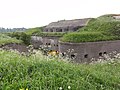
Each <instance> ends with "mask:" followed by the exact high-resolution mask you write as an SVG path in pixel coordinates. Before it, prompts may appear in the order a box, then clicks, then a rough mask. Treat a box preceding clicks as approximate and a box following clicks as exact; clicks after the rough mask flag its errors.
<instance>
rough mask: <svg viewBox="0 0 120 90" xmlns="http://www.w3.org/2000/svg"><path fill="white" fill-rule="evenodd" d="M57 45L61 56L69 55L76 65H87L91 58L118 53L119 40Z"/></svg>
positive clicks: (61, 43)
mask: <svg viewBox="0 0 120 90" xmlns="http://www.w3.org/2000/svg"><path fill="white" fill-rule="evenodd" d="M59 44H60V45H59V52H61V53H62V54H63V56H65V55H69V56H70V58H72V59H73V60H74V61H75V62H78V63H83V62H88V63H89V62H91V59H92V58H95V59H98V58H100V57H103V56H104V55H105V54H109V53H111V52H113V51H116V52H117V53H119V52H120V40H116V41H100V42H85V43H67V42H60V43H59Z"/></svg>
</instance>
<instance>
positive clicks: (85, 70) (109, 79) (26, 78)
mask: <svg viewBox="0 0 120 90" xmlns="http://www.w3.org/2000/svg"><path fill="white" fill-rule="evenodd" d="M119 71H120V62H119V61H117V62H114V63H104V64H103V63H102V64H91V65H85V64H80V65H79V64H74V63H69V62H65V61H62V60H59V59H55V58H52V59H48V58H47V57H44V56H42V55H41V54H40V53H37V54H36V55H33V56H30V57H25V56H21V55H18V54H16V53H14V52H8V51H3V50H1V51H0V90H19V89H21V88H24V89H25V88H28V89H29V90H59V88H60V87H62V88H63V89H64V90H68V86H70V87H71V89H70V90H119V89H120V72H119Z"/></svg>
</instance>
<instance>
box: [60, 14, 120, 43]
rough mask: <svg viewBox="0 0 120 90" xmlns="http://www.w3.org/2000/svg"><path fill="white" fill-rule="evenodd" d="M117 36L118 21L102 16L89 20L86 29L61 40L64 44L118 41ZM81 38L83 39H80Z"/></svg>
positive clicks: (119, 21)
mask: <svg viewBox="0 0 120 90" xmlns="http://www.w3.org/2000/svg"><path fill="white" fill-rule="evenodd" d="M92 33H93V34H92ZM98 33H99V34H98ZM119 35H120V20H115V19H113V18H112V17H111V15H104V16H101V17H98V18H96V19H92V20H90V21H89V23H88V25H87V26H86V27H83V28H82V29H79V32H77V33H70V34H66V35H64V36H63V38H62V39H61V40H62V41H64V42H89V41H93V42H94V41H104V40H116V39H120V36H119ZM83 36H84V39H82V38H83ZM101 36H103V37H101Z"/></svg>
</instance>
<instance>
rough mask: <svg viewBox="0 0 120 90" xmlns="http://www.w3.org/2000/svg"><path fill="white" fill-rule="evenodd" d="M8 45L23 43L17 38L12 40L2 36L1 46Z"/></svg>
mask: <svg viewBox="0 0 120 90" xmlns="http://www.w3.org/2000/svg"><path fill="white" fill-rule="evenodd" d="M8 43H22V41H21V40H17V39H15V38H11V37H9V36H7V35H5V34H0V45H4V44H8Z"/></svg>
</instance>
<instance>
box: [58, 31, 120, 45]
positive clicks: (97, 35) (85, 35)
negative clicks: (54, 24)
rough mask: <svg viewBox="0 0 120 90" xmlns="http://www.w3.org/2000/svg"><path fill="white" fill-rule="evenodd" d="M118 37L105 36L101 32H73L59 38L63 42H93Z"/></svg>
mask: <svg viewBox="0 0 120 90" xmlns="http://www.w3.org/2000/svg"><path fill="white" fill-rule="evenodd" d="M114 39H118V37H116V36H107V35H105V34H102V33H101V32H80V33H78V32H74V33H69V34H66V35H64V36H63V38H61V39H60V40H61V41H63V42H73V43H77V42H95V41H107V40H114Z"/></svg>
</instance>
